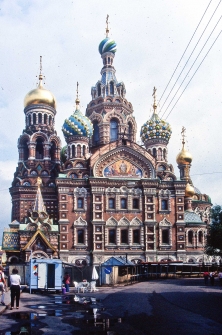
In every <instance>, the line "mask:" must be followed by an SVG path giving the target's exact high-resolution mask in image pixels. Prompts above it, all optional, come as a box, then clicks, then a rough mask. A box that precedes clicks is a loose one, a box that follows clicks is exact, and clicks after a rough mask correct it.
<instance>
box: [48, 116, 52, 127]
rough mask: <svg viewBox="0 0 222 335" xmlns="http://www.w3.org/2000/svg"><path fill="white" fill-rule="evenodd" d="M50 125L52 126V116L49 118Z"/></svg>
mask: <svg viewBox="0 0 222 335" xmlns="http://www.w3.org/2000/svg"><path fill="white" fill-rule="evenodd" d="M49 125H50V126H51V125H52V117H51V115H50V116H49Z"/></svg>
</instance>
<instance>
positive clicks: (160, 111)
mask: <svg viewBox="0 0 222 335" xmlns="http://www.w3.org/2000/svg"><path fill="white" fill-rule="evenodd" d="M220 3H221V0H220V1H219V3H218V5H217V7H216V9H215V10H214V12H213V14H212V15H211V17H210V20H209V21H208V23H207V25H206V27H205V28H204V30H203V32H202V34H201V36H200V38H199V40H198V41H197V43H196V45H195V46H194V49H193V51H192V52H191V54H190V56H189V58H188V60H187V61H186V63H185V65H184V67H183V68H182V70H181V72H180V74H179V76H178V77H177V79H176V81H175V83H174V85H173V87H172V88H171V90H170V92H169V94H168V96H167V97H166V99H165V101H164V103H163V105H162V108H163V106H164V105H165V103H166V101H167V99H168V98H169V96H170V94H171V92H172V91H173V89H174V87H175V85H176V83H177V81H178V79H179V78H180V76H181V74H182V73H183V71H184V69H185V67H186V65H187V63H188V62H189V60H190V58H191V56H192V54H193V53H194V51H195V49H196V47H197V45H198V44H199V42H200V40H201V38H202V36H203V34H204V33H205V31H206V29H207V27H208V25H209V24H210V21H211V20H212V18H213V16H214V14H215V13H216V11H217V8H218V7H219V5H220ZM185 78H186V77H185ZM168 107H169V106H168ZM168 107H167V109H168ZM162 108H161V109H162ZM167 109H166V110H165V112H164V113H163V115H164V114H165V113H166V111H167ZM160 113H161V110H160ZM163 115H162V117H163Z"/></svg>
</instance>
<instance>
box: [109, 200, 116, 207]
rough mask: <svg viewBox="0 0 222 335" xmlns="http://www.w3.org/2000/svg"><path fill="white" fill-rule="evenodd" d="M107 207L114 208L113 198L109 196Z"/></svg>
mask: <svg viewBox="0 0 222 335" xmlns="http://www.w3.org/2000/svg"><path fill="white" fill-rule="evenodd" d="M109 208H110V209H114V208H115V199H114V198H109Z"/></svg>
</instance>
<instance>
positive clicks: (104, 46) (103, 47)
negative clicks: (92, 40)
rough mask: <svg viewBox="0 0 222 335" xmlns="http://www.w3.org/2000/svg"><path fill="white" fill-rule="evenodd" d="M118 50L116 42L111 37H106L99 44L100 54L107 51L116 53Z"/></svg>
mask: <svg viewBox="0 0 222 335" xmlns="http://www.w3.org/2000/svg"><path fill="white" fill-rule="evenodd" d="M116 50H117V49H116V42H115V41H114V40H112V39H111V38H109V37H106V38H104V40H102V41H101V42H100V44H99V53H100V55H102V54H104V53H105V52H112V53H113V54H115V52H116Z"/></svg>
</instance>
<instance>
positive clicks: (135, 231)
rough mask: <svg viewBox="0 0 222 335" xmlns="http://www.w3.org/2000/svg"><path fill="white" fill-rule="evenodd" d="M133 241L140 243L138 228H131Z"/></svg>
mask: <svg viewBox="0 0 222 335" xmlns="http://www.w3.org/2000/svg"><path fill="white" fill-rule="evenodd" d="M133 243H140V231H139V229H135V230H133Z"/></svg>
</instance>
